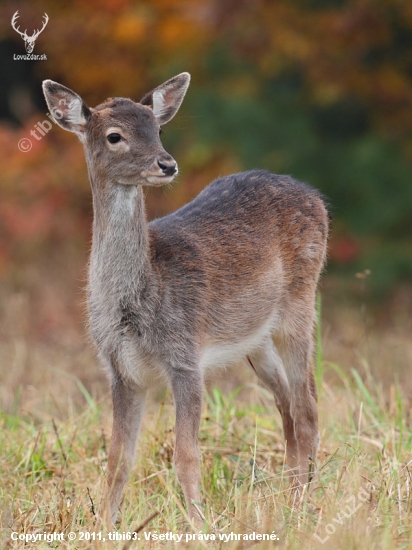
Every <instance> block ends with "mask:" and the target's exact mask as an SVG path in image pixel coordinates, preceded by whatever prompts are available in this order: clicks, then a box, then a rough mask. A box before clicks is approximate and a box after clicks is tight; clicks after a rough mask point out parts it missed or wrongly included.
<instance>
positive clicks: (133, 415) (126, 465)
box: [103, 374, 146, 526]
mask: <svg viewBox="0 0 412 550" xmlns="http://www.w3.org/2000/svg"><path fill="white" fill-rule="evenodd" d="M145 397H146V391H145V390H142V389H141V388H138V387H136V386H135V385H129V384H128V383H126V382H124V381H123V380H122V379H121V378H120V377H119V376H118V375H117V374H115V375H114V376H113V380H112V398H113V430H112V440H111V444H110V450H109V459H108V465H107V493H106V498H105V502H104V513H103V515H104V520H105V522H106V524H107V525H108V526H110V525H112V524H113V523H114V522H115V521H116V517H117V513H118V510H119V506H120V501H121V497H122V491H123V487H124V484H125V483H126V481H127V479H128V477H129V472H130V469H131V467H132V464H133V457H134V450H135V445H136V439H137V436H138V434H139V429H140V425H141V421H142V417H143V409H144V402H145Z"/></svg>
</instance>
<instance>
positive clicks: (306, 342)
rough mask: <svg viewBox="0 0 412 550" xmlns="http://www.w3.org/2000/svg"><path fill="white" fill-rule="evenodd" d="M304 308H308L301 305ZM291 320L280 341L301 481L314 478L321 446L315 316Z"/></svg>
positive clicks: (278, 342) (278, 343)
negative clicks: (314, 367)
mask: <svg viewBox="0 0 412 550" xmlns="http://www.w3.org/2000/svg"><path fill="white" fill-rule="evenodd" d="M300 311H304V309H303V308H302V309H300ZM296 321H297V322H296V323H290V324H289V326H290V327H293V330H291V331H289V332H283V333H282V335H281V337H280V338H279V340H277V341H276V344H277V347H278V350H279V354H280V356H281V357H282V361H283V364H284V367H285V372H286V375H287V378H288V382H289V388H290V415H291V417H292V418H293V424H294V433H295V436H296V440H297V447H298V467H299V476H298V481H299V484H300V485H304V484H306V483H308V482H309V481H310V480H311V477H312V474H313V465H314V462H315V461H316V455H317V452H318V448H319V430H318V407H317V391H316V384H315V380H314V378H313V373H312V370H311V366H310V359H311V352H312V328H313V316H309V315H308V317H307V319H302V318H300V319H297V320H296Z"/></svg>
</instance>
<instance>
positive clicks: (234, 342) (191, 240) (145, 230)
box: [43, 73, 328, 523]
mask: <svg viewBox="0 0 412 550" xmlns="http://www.w3.org/2000/svg"><path fill="white" fill-rule="evenodd" d="M189 81H190V75H189V74H188V73H181V74H179V75H177V76H175V77H174V78H171V79H170V80H168V81H166V82H165V83H163V84H162V85H160V86H158V87H157V88H155V89H154V90H153V91H151V92H150V93H148V94H146V95H145V96H144V97H143V99H142V100H141V101H140V103H135V102H134V101H132V100H131V99H125V98H119V97H115V98H110V99H108V100H106V101H105V102H104V103H102V104H101V105H99V106H97V107H95V108H94V109H93V108H89V107H88V106H87V105H86V104H85V102H84V101H83V100H82V98H81V97H80V96H78V95H77V94H76V93H74V92H73V91H71V90H69V89H68V88H66V87H65V86H62V85H61V84H58V83H56V82H53V81H51V80H45V81H44V83H43V90H44V95H45V97H46V101H47V105H48V107H49V109H50V112H51V114H52V115H53V117H54V119H55V120H56V122H57V123H58V124H59V125H60V126H61V127H62V128H64V129H65V130H69V131H71V132H74V133H76V134H77V136H78V137H79V138H80V141H81V142H82V143H83V146H84V150H85V156H86V161H87V167H88V173H89V179H90V183H91V188H92V194H93V210H94V221H93V240H92V249H91V256H90V266H89V285H88V303H89V316H90V329H91V334H92V336H93V339H94V341H95V343H96V346H97V349H98V353H99V358H100V361H101V363H102V364H103V365H104V366H105V368H106V369H107V371H108V372H109V375H110V379H111V390H112V397H113V432H112V440H111V445H110V451H109V457H108V467H107V482H108V490H107V492H108V495H107V502H108V504H107V514H108V517H109V521H115V519H116V516H117V512H118V509H119V505H120V500H121V494H122V490H123V487H124V484H125V483H126V480H127V478H128V474H129V471H130V468H131V465H132V461H133V455H134V450H135V444H136V439H137V436H138V432H139V428H140V424H141V420H142V415H143V408H144V402H145V396H146V393H147V390H148V388H149V387H151V386H153V385H155V384H159V382H164V381H166V382H167V383H169V384H170V386H171V388H172V392H173V398H174V404H175V412H176V426H175V437H176V442H175V450H174V464H175V470H176V473H177V476H178V479H179V481H180V484H181V486H182V489H183V492H184V496H185V499H186V503H187V506H188V510H189V514H190V517H191V518H193V519H194V520H195V522H196V523H199V522H200V520H201V512H200V511H199V508H198V507H197V506H196V505H195V503H196V502H198V501H199V500H200V494H199V478H200V457H199V451H198V441H197V439H198V430H199V423H200V416H201V410H202V393H203V378H204V375H205V372H206V371H209V370H210V369H213V368H219V367H225V366H227V365H229V364H232V363H237V362H239V361H241V360H245V359H247V360H248V361H249V362H250V363H251V364H252V366H253V367H254V369H255V371H256V374H257V376H258V377H259V378H260V380H261V381H262V382H263V383H264V384H265V385H267V386H268V387H269V388H270V390H271V391H272V392H273V394H274V397H275V401H276V405H277V407H278V409H279V411H280V414H281V416H282V421H283V428H284V435H285V439H286V442H287V448H286V454H287V462H288V466H289V468H290V469H291V477H292V482H293V484H294V485H295V486H299V487H302V486H303V485H304V484H305V483H308V480H309V478H310V468H311V467H310V461H311V460H314V459H315V457H316V453H317V450H318V446H319V435H318V413H317V393H316V385H315V381H314V378H313V374H312V371H311V367H310V357H311V351H312V343H313V342H312V341H313V334H312V333H313V327H314V321H315V314H316V312H315V298H316V288H317V283H318V279H319V275H320V272H321V270H322V268H323V265H324V261H325V256H326V246H327V234H328V214H327V210H326V208H325V205H324V202H323V200H322V198H321V195H320V193H318V192H317V191H316V190H314V189H313V188H311V187H309V186H307V185H305V184H303V183H300V182H298V181H295V180H293V179H292V178H290V177H289V176H279V175H275V174H271V173H269V172H266V171H261V170H252V171H249V172H244V173H239V174H233V175H230V176H226V177H221V178H218V179H217V180H215V181H214V182H213V183H211V184H210V185H209V186H208V187H206V188H205V189H204V190H203V191H202V192H201V193H200V194H199V195H198V196H197V197H196V198H195V199H194V200H192V201H191V202H190V203H188V204H186V205H185V206H183V207H182V208H180V209H179V210H177V211H176V212H174V213H172V214H170V215H168V216H165V217H164V218H161V219H156V220H154V221H152V222H150V223H147V220H146V215H145V203H144V192H143V186H144V185H149V186H150V185H152V186H160V185H165V184H169V183H170V182H171V181H172V180H173V178H174V177H175V175H176V174H177V172H178V169H177V164H176V162H175V160H174V159H173V158H172V157H171V156H170V155H169V154H168V153H167V152H166V151H165V149H164V148H163V146H162V143H161V141H160V137H159V134H160V127H161V126H162V125H163V124H166V123H167V122H169V120H171V119H172V118H173V117H174V115H175V114H176V112H177V110H178V109H179V107H180V105H181V103H182V100H183V97H184V95H185V93H186V90H187V88H188V86H189Z"/></svg>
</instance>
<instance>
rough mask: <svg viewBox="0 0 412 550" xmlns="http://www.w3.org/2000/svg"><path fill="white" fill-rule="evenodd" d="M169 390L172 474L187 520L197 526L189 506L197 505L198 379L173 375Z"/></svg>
mask: <svg viewBox="0 0 412 550" xmlns="http://www.w3.org/2000/svg"><path fill="white" fill-rule="evenodd" d="M172 390H173V397H174V402H175V410H176V426H175V437H176V443H175V451H174V464H175V470H176V474H177V477H178V479H179V482H180V485H181V487H182V490H183V493H184V495H185V499H186V504H187V508H188V510H189V516H190V518H191V519H193V520H194V521H195V523H197V524H198V525H200V524H201V523H202V515H201V513H199V510H198V508H197V507H196V506H195V505H194V504H193V503H194V502H199V501H200V492H199V482H200V455H199V450H198V433H199V425H200V417H201V412H202V393H203V382H202V377H201V375H200V374H199V373H198V372H197V371H194V370H185V371H180V372H174V373H173V377H172Z"/></svg>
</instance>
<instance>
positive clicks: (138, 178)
mask: <svg viewBox="0 0 412 550" xmlns="http://www.w3.org/2000/svg"><path fill="white" fill-rule="evenodd" d="M189 81H190V75H189V74H188V73H181V74H179V75H177V76H175V77H173V78H171V79H170V80H167V81H166V82H164V83H163V84H161V85H160V86H158V87H157V88H155V89H154V90H152V91H151V92H149V93H148V94H146V95H145V96H144V97H143V99H142V100H141V101H140V102H139V103H136V102H134V101H132V100H131V99H126V98H122V97H115V98H110V99H108V100H106V101H105V102H104V103H102V104H101V105H98V106H97V107H95V108H94V109H93V108H90V107H88V106H87V105H86V103H85V102H84V101H83V99H82V98H81V97H80V96H79V95H77V94H76V93H75V92H73V91H72V90H69V89H68V88H66V87H65V86H62V85H61V84H58V83H57V82H53V81H52V80H45V81H44V82H43V90H44V95H45V98H46V101H47V105H48V107H49V109H50V113H51V114H52V115H53V118H54V119H55V121H56V123H57V124H59V125H60V126H61V127H62V128H64V129H65V130H69V131H71V132H74V133H75V134H77V136H78V137H79V139H80V141H81V142H82V143H83V145H84V147H85V151H86V158H87V163H88V167H89V173H90V176H91V178H92V179H93V180H94V181H98V180H99V179H101V178H102V176H103V175H104V177H105V179H108V180H110V181H111V182H113V183H115V184H121V185H135V184H140V185H154V186H160V185H165V184H168V183H170V182H171V181H172V179H173V177H174V176H175V175H176V174H177V164H176V162H175V160H174V159H173V158H172V157H171V155H169V153H167V152H166V151H165V149H164V148H163V145H162V142H161V141H160V137H159V135H160V133H161V129H160V127H161V126H162V125H163V124H166V123H167V122H169V120H171V119H172V118H173V117H174V115H175V114H176V112H177V110H178V109H179V107H180V105H181V103H182V101H183V98H184V95H185V93H186V90H187V88H188V86H189Z"/></svg>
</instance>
